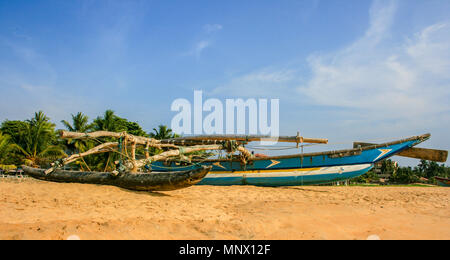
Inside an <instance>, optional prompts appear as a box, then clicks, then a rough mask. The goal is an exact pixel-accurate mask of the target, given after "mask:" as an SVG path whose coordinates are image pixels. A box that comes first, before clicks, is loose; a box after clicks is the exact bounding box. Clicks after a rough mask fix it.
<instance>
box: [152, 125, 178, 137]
mask: <svg viewBox="0 0 450 260" xmlns="http://www.w3.org/2000/svg"><path fill="white" fill-rule="evenodd" d="M150 137H151V138H154V139H158V140H162V139H170V138H176V137H180V136H179V135H177V134H175V133H173V132H172V129H170V128H169V127H168V126H166V125H159V126H158V129H156V128H153V132H152V133H150Z"/></svg>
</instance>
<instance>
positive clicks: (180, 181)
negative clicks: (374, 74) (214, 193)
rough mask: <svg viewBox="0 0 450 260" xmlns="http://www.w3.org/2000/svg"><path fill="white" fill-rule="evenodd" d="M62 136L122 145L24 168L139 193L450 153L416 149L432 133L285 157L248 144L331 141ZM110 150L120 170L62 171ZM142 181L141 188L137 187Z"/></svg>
mask: <svg viewBox="0 0 450 260" xmlns="http://www.w3.org/2000/svg"><path fill="white" fill-rule="evenodd" d="M60 135H61V137H62V138H71V139H96V138H99V137H109V138H116V139H118V141H117V142H106V143H103V144H100V145H98V146H96V147H94V148H93V149H91V150H89V151H86V152H84V153H81V154H73V155H72V156H70V157H67V158H64V159H61V160H59V161H56V162H55V163H54V164H53V165H52V167H51V168H50V169H47V170H33V169H30V168H28V167H25V168H24V170H25V172H26V173H29V174H30V176H32V177H36V178H40V179H44V180H51V181H69V182H84V183H97V184H109V185H116V186H120V187H125V188H129V189H140V190H169V189H178V188H184V187H187V186H190V185H193V184H197V183H198V184H204V185H245V184H249V185H258V186H292V185H311V184H321V183H330V182H336V181H342V180H346V179H350V178H353V177H357V176H360V175H362V174H364V173H366V172H367V171H369V170H370V169H371V168H372V167H373V166H374V164H375V163H377V162H379V161H381V160H384V159H386V158H389V157H391V156H393V155H400V156H407V157H413V158H419V159H426V160H434V161H441V162H442V161H446V160H447V155H448V152H447V151H442V150H434V149H425V148H414V146H416V145H417V144H419V143H421V142H424V141H426V140H427V139H429V138H430V134H424V135H419V136H413V137H410V138H405V139H401V140H397V141H392V142H387V143H382V144H371V143H362V142H357V143H354V148H353V149H347V150H337V151H326V152H316V153H303V152H302V153H301V154H293V155H283V156H257V155H254V154H253V153H252V152H250V151H249V150H248V149H247V148H246V147H245V145H247V144H248V143H249V142H254V141H278V142H291V143H296V147H297V148H299V147H300V146H302V147H303V146H304V145H305V144H326V143H328V140H327V139H319V138H305V137H302V136H300V134H299V133H297V135H296V136H280V137H278V138H277V139H275V140H274V139H273V138H272V137H268V136H245V135H220V136H217V135H216V136H211V135H207V136H193V137H183V138H172V139H165V140H156V139H153V138H146V137H140V136H133V135H130V134H127V133H126V132H122V133H115V132H106V131H99V132H92V133H76V132H68V131H61V132H60ZM138 146H141V147H144V148H145V149H144V151H145V153H144V155H141V157H144V158H140V159H138V158H137V156H136V149H137V147H138ZM149 148H158V149H160V150H162V152H161V153H159V154H156V155H152V156H150V154H149ZM222 150H223V151H226V152H227V153H228V155H227V157H226V158H218V157H213V156H211V154H210V153H204V152H206V151H222ZM112 151H114V152H118V153H119V154H120V155H121V158H123V160H122V159H121V160H119V161H116V162H115V163H116V170H115V171H113V172H111V173H107V174H106V175H105V173H93V172H87V173H86V172H85V173H81V172H67V171H62V170H60V168H61V167H63V166H64V165H67V164H69V163H72V162H74V161H76V160H78V159H80V158H83V157H84V156H88V155H91V154H97V153H103V152H112ZM302 151H303V150H302ZM199 152H200V153H199ZM146 172H147V173H146ZM148 172H151V173H148ZM208 172H209V174H207V173H208ZM205 175H206V176H205ZM85 180H89V181H85ZM105 180H107V181H105ZM139 182H141V183H143V185H141V186H139V185H136V184H138V183H139Z"/></svg>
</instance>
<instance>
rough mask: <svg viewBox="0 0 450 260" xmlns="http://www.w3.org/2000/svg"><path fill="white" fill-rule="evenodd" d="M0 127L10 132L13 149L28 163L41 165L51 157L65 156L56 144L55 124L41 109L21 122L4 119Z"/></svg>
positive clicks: (5, 131) (46, 162) (3, 130)
mask: <svg viewBox="0 0 450 260" xmlns="http://www.w3.org/2000/svg"><path fill="white" fill-rule="evenodd" d="M1 129H2V132H4V133H8V134H11V138H12V140H13V142H14V144H13V148H14V151H15V152H16V153H18V154H21V155H22V156H23V157H24V160H25V163H27V164H29V165H32V166H43V165H46V164H48V163H49V162H50V161H51V160H52V159H56V158H57V157H62V156H65V153H64V151H63V149H62V148H61V146H59V145H58V140H57V135H56V132H55V125H54V124H53V123H51V122H50V120H49V118H48V117H47V116H46V115H45V114H44V113H43V112H42V111H39V112H36V113H35V115H34V117H33V118H31V119H29V120H25V121H23V122H21V121H5V122H3V123H2V127H1Z"/></svg>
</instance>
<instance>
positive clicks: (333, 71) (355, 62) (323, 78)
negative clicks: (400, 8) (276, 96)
mask: <svg viewBox="0 0 450 260" xmlns="http://www.w3.org/2000/svg"><path fill="white" fill-rule="evenodd" d="M395 10H396V4H395V2H390V3H389V4H388V5H384V4H382V3H381V2H380V1H375V2H374V4H373V5H372V7H371V9H370V27H369V28H368V30H367V31H366V33H365V34H364V36H363V37H361V38H360V39H358V40H356V41H355V42H354V43H352V44H350V45H349V46H347V47H346V48H343V49H342V50H339V51H336V52H335V53H330V54H326V55H311V56H310V57H309V58H308V63H309V66H310V68H311V71H312V77H311V78H310V80H309V81H308V82H307V83H306V84H305V85H303V86H301V87H299V88H298V90H299V92H300V93H301V94H303V95H306V96H308V97H309V98H311V99H312V101H313V103H315V104H320V105H325V106H338V107H348V108H354V109H356V111H358V112H359V113H365V115H366V116H367V117H371V118H379V119H380V118H402V119H408V120H409V119H411V118H417V117H420V116H430V115H437V114H439V113H444V112H448V111H449V109H450V104H449V102H448V100H449V98H450V82H449V79H450V78H449V73H448V71H450V24H449V23H439V24H434V25H431V26H429V27H426V28H424V29H423V30H422V31H420V32H418V33H417V34H415V35H414V36H413V37H410V38H408V39H406V40H405V41H403V42H400V43H397V44H396V45H395V44H394V45H393V44H389V43H386V41H383V40H384V39H386V38H387V36H389V34H390V27H391V24H392V21H393V19H394V14H395Z"/></svg>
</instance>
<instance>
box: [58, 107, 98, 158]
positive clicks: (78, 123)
mask: <svg viewBox="0 0 450 260" xmlns="http://www.w3.org/2000/svg"><path fill="white" fill-rule="evenodd" d="M61 123H63V125H64V126H65V127H66V128H67V130H69V131H71V132H79V133H87V132H89V131H90V130H92V129H93V127H94V125H93V124H89V117H88V116H86V115H84V114H83V113H81V112H78V113H77V114H76V115H72V124H71V123H69V122H67V121H66V120H62V121H61ZM67 145H68V148H69V149H70V150H71V151H72V152H76V153H80V152H85V151H86V148H87V147H88V141H86V140H80V139H76V140H72V139H69V140H67Z"/></svg>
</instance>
